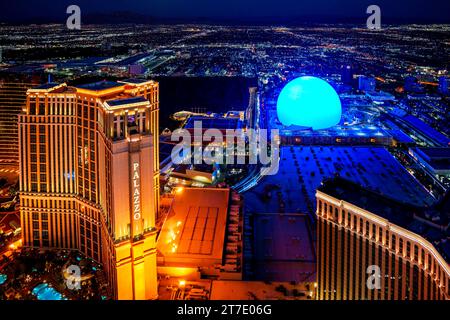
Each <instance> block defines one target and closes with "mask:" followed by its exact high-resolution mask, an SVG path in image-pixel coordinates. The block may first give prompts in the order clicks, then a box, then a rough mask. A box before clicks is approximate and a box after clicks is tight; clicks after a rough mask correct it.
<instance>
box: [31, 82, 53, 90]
mask: <svg viewBox="0 0 450 320" xmlns="http://www.w3.org/2000/svg"><path fill="white" fill-rule="evenodd" d="M57 86H59V83H56V82H48V83H44V84H41V85H38V86H36V87H33V88H32V89H36V90H48V89H51V88H54V87H57Z"/></svg>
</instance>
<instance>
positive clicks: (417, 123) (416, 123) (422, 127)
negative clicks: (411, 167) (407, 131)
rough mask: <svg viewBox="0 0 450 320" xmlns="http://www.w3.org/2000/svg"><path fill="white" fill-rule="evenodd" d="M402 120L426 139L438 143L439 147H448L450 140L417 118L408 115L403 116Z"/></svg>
mask: <svg viewBox="0 0 450 320" xmlns="http://www.w3.org/2000/svg"><path fill="white" fill-rule="evenodd" d="M402 120H404V121H406V122H407V123H408V124H409V125H410V126H412V127H413V128H414V129H416V130H418V131H420V132H422V133H423V134H424V135H426V136H427V137H429V138H431V139H432V140H434V141H436V142H438V143H439V144H440V145H442V146H450V138H448V137H446V136H445V135H444V134H442V133H441V132H439V131H437V130H435V129H434V128H432V127H430V126H429V125H428V124H426V123H425V122H423V121H422V120H420V119H419V118H416V117H414V116H412V115H410V114H408V115H405V116H403V117H402Z"/></svg>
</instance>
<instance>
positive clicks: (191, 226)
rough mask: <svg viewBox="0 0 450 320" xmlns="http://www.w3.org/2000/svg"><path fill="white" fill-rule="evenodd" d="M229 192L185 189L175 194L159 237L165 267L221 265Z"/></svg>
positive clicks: (214, 189)
mask: <svg viewBox="0 0 450 320" xmlns="http://www.w3.org/2000/svg"><path fill="white" fill-rule="evenodd" d="M229 195H230V190H229V189H216V188H184V189H180V191H179V192H177V193H176V196H175V199H174V202H173V204H172V208H171V210H170V212H169V214H168V217H167V220H166V221H165V223H164V225H163V228H162V230H161V233H160V235H159V238H158V244H157V249H158V253H159V254H160V255H162V256H163V258H164V265H177V266H183V267H188V266H191V267H200V266H211V265H214V264H220V263H222V256H223V250H224V241H225V229H226V221H227V213H228V202H229Z"/></svg>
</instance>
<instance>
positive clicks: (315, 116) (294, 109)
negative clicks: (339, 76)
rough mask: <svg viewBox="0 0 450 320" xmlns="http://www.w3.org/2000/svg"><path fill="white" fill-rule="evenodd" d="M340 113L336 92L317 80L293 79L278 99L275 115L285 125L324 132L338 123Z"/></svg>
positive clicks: (339, 101)
mask: <svg viewBox="0 0 450 320" xmlns="http://www.w3.org/2000/svg"><path fill="white" fill-rule="evenodd" d="M341 113H342V107H341V100H340V99H339V96H338V95H337V93H336V91H334V89H333V87H332V86H331V85H330V84H329V83H328V82H326V81H324V80H322V79H319V78H315V77H300V78H297V79H294V80H292V81H290V82H289V83H288V84H287V85H286V86H285V87H284V88H283V90H281V92H280V95H279V96H278V101H277V115H278V119H279V120H280V121H281V123H282V124H283V125H285V126H290V125H296V126H304V127H310V128H313V129H314V130H317V129H326V128H329V127H332V126H335V125H337V124H338V123H339V121H340V120H341Z"/></svg>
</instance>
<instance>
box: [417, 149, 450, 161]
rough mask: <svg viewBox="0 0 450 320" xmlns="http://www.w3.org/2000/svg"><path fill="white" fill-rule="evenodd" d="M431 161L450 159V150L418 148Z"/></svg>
mask: <svg viewBox="0 0 450 320" xmlns="http://www.w3.org/2000/svg"><path fill="white" fill-rule="evenodd" d="M417 149H418V150H419V151H421V152H423V153H424V154H425V155H427V156H428V158H430V159H435V160H437V159H450V148H417Z"/></svg>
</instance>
